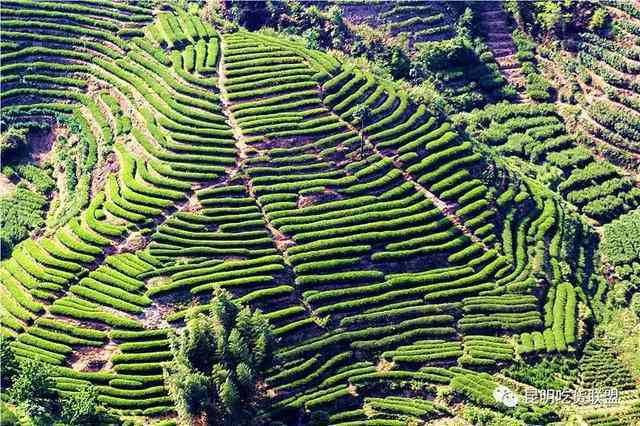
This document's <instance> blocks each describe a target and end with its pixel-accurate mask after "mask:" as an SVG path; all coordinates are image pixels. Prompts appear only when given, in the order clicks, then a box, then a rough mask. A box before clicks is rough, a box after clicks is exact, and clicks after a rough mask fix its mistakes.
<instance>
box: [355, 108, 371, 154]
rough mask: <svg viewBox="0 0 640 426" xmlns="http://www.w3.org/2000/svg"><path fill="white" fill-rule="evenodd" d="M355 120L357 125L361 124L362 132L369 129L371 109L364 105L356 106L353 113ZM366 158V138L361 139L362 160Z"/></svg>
mask: <svg viewBox="0 0 640 426" xmlns="http://www.w3.org/2000/svg"><path fill="white" fill-rule="evenodd" d="M353 118H354V119H355V120H356V124H359V125H360V127H361V128H362V130H364V128H365V127H367V124H368V123H369V120H370V119H371V109H370V108H369V107H368V106H366V105H364V104H360V105H358V106H356V108H355V110H354V111H353ZM363 158H364V137H361V138H360V159H363Z"/></svg>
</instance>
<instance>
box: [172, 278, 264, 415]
mask: <svg viewBox="0 0 640 426" xmlns="http://www.w3.org/2000/svg"><path fill="white" fill-rule="evenodd" d="M273 340H274V338H273V334H272V332H271V328H270V326H269V324H268V322H267V320H266V319H265V318H264V316H263V315H262V313H261V312H260V311H254V312H252V311H251V310H249V308H247V307H244V308H243V307H240V306H239V305H237V304H236V303H234V302H233V301H232V300H231V298H230V296H229V295H228V294H227V293H226V292H224V291H222V290H219V289H218V290H216V292H215V295H214V298H213V300H212V308H211V311H210V313H209V314H208V315H205V314H202V313H200V314H197V315H194V316H191V317H189V318H188V319H187V325H186V327H185V328H184V330H182V332H181V333H180V334H177V335H174V336H173V337H172V339H171V351H172V353H173V361H171V362H170V363H167V364H166V365H165V370H164V373H165V382H166V384H167V387H168V389H169V394H170V396H171V398H172V399H173V400H174V402H175V405H176V410H177V411H178V414H179V416H180V417H181V419H182V421H183V422H184V423H185V424H188V423H191V422H193V421H194V420H196V419H200V420H204V422H205V423H206V424H211V425H213V424H216V425H217V424H224V425H234V426H235V425H250V424H255V419H256V414H257V413H256V412H257V403H256V400H257V397H258V394H259V390H258V382H259V379H260V377H261V376H262V375H263V373H264V372H265V371H266V370H267V369H268V368H269V367H270V365H271V362H272V346H273Z"/></svg>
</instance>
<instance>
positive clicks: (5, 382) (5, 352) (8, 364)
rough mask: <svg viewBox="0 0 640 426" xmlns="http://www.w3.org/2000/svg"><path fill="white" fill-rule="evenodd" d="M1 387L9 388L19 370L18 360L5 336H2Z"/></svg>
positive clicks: (0, 339) (0, 348)
mask: <svg viewBox="0 0 640 426" xmlns="http://www.w3.org/2000/svg"><path fill="white" fill-rule="evenodd" d="M0 368H1V369H2V370H1V371H0V373H2V374H0V389H2V390H3V391H4V390H7V389H9V387H10V386H11V384H12V383H13V378H14V377H15V376H16V375H17V374H18V372H19V365H18V361H16V357H15V356H14V354H13V351H12V350H11V346H9V341H8V340H7V339H6V338H5V337H0Z"/></svg>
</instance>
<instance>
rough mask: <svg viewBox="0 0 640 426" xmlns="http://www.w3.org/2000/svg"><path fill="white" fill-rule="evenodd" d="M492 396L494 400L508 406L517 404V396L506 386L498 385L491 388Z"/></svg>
mask: <svg viewBox="0 0 640 426" xmlns="http://www.w3.org/2000/svg"><path fill="white" fill-rule="evenodd" d="M493 397H494V398H495V400H496V401H498V402H501V403H503V404H504V405H505V406H507V407H510V408H513V407H515V406H516V405H518V396H517V395H516V394H515V393H513V392H512V391H511V389H509V388H508V387H506V386H498V387H497V388H495V389H494V390H493Z"/></svg>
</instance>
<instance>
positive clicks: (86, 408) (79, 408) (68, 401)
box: [62, 386, 99, 426]
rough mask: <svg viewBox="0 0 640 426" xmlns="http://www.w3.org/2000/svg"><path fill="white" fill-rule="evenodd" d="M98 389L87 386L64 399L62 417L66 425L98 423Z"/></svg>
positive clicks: (78, 425)
mask: <svg viewBox="0 0 640 426" xmlns="http://www.w3.org/2000/svg"><path fill="white" fill-rule="evenodd" d="M97 404H98V391H97V390H96V388H95V387H93V386H85V387H84V388H82V389H80V390H79V391H78V392H76V393H75V394H73V395H72V396H70V397H67V398H64V399H63V400H62V419H63V420H64V422H65V424H66V425H69V426H76V425H77V426H80V425H89V424H96V423H98V422H97V420H98V417H99V416H98V410H97Z"/></svg>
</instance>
